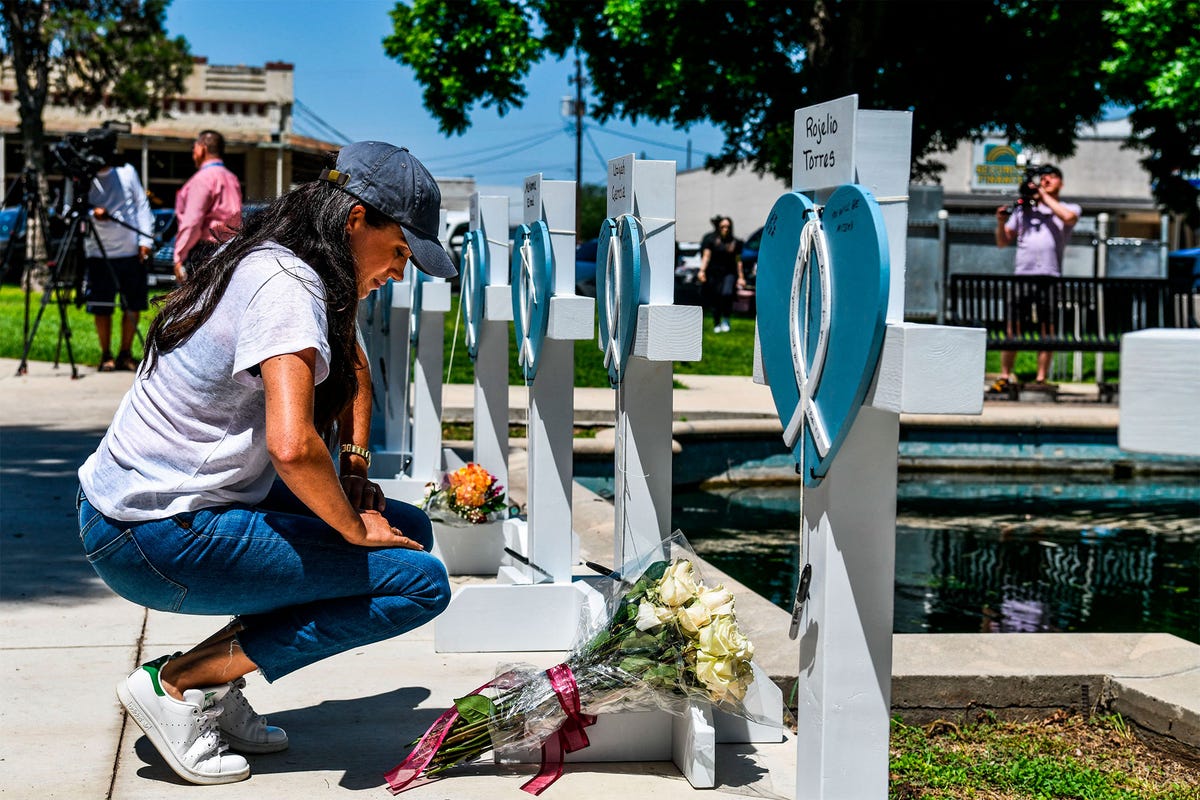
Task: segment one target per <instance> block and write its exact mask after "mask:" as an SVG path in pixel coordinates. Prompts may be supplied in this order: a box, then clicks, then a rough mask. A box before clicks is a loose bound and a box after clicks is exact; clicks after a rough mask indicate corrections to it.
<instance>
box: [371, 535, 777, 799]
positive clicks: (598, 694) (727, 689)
mask: <svg viewBox="0 0 1200 800" xmlns="http://www.w3.org/2000/svg"><path fill="white" fill-rule="evenodd" d="M695 563H696V560H695V556H694V554H693V553H692V552H691V550H690V548H688V547H687V544H686V542H685V541H684V540H683V538H682V535H680V534H679V533H678V532H676V534H675V536H674V537H672V539H671V540H670V541H668V542H666V543H665V544H664V548H663V549H662V550H660V551H658V552H657V553H655V554H653V555H652V556H650V557H648V558H642V559H639V560H637V561H636V562H634V563H632V564H630V565H628V566H627V568H626V570H625V572H626V574H636V576H637V577H636V578H634V579H633V580H632V581H629V580H623V579H621V578H620V577H619V576H612V577H611V578H610V579H608V580H606V581H604V583H605V584H606V586H604V587H602V588H603V589H604V590H605V591H606V594H607V595H608V596H609V597H610V598H611V602H610V605H609V613H608V614H607V618H606V619H605V620H604V622H603V624H602V625H601V626H599V627H597V626H596V625H595V624H594V623H593V622H591V621H589V620H586V619H585V620H583V621H581V629H580V631H581V636H580V637H579V639H578V642H579V643H578V644H577V645H576V646H575V647H574V648H573V649H572V651H571V653H570V655H569V656H568V657H567V659H566V660H565V661H564V662H563V663H562V664H558V665H556V666H554V667H551V668H550V669H548V670H541V669H537V668H534V667H530V666H524V665H519V666H514V667H512V668H510V669H507V670H505V671H503V672H502V673H501V674H500V675H499V676H498V677H497V678H496V679H494V680H493V681H491V682H489V683H488V684H486V685H485V686H483V687H481V688H480V689H478V690H476V691H475V692H473V693H471V694H469V695H467V696H465V697H461V698H458V699H456V700H455V701H454V704H455V707H454V708H453V709H451V710H450V711H448V712H447V713H446V714H444V715H443V717H442V718H441V719H439V720H438V722H437V723H435V724H434V726H433V727H432V728H431V729H430V730H429V732H428V733H426V734H425V736H424V737H422V739H421V740H420V741H419V742H417V743H416V746H415V747H414V749H413V751H412V753H410V755H409V757H408V759H406V761H405V762H404V763H403V764H401V765H400V766H399V767H397V768H396V769H395V770H393V771H392V772H391V773H389V774H388V776H387V779H388V783H389V786H390V787H391V790H392V792H393V794H395V793H398V792H400V791H403V790H404V789H406V788H411V787H412V786H414V785H418V784H420V783H424V782H425V781H427V780H429V779H431V778H433V777H435V776H437V775H439V774H440V773H442V772H444V771H445V770H447V769H449V768H451V767H453V766H455V765H457V764H461V763H465V762H467V761H471V760H474V759H476V758H478V757H479V756H482V755H484V754H485V753H487V752H488V751H493V752H494V754H495V756H496V759H497V760H498V761H507V760H516V759H519V758H520V756H521V754H524V753H528V751H530V750H535V749H537V748H538V747H542V748H543V756H544V757H545V754H546V753H547V747H548V746H549V747H550V748H551V749H552V750H553V749H554V748H558V751H561V752H573V751H574V750H577V749H580V748H581V747H586V746H587V735H586V733H585V732H584V729H585V728H586V727H588V726H589V725H591V724H592V723H593V722H594V721H595V719H594V715H596V714H600V713H611V712H615V711H633V710H637V711H645V710H652V709H661V710H664V711H668V712H671V713H675V714H682V713H684V711H685V710H686V708H687V707H688V705H689V704H690V703H692V702H706V703H711V704H713V705H714V706H715V707H717V708H720V709H722V710H724V711H727V712H730V713H733V714H738V715H741V716H745V717H751V716H752V715H751V714H750V713H749V712H748V711H747V710H746V708H745V707H744V706H743V704H742V699H743V698H744V697H745V694H746V690H747V688H748V687H749V686H750V684H751V682H752V681H753V680H754V673H753V671H752V670H751V667H750V662H751V659H752V658H753V656H754V647H753V645H752V644H751V643H750V641H749V640H748V639H747V638H746V637H745V636H744V635H743V634H742V633H741V631H740V630H739V629H738V626H737V619H736V616H735V612H734V598H733V596H732V595H731V594H730V593H729V592H728V591H727V590H726V589H725V588H724V587H723V586H721V585H716V586H708V585H706V584H705V583H704V582H703V581H702V580H701V578H700V576H699V574H698V573H697V570H696V567H695ZM510 757H511V758H510ZM544 772H545V765H543V773H544ZM539 778H542V774H539V776H538V778H535V779H534V780H533V781H530V784H533V783H535V781H537V780H538V779H539ZM552 782H553V777H552V778H550V779H549V780H548V781H543V784H544V785H540V786H539V787H538V788H537V789H536V791H535V790H534V789H532V788H527V787H528V786H529V785H528V784H527V787H523V788H527V790H528V791H531V792H533V793H537V792H538V791H541V790H542V789H544V788H545V786H548V785H549V783H552Z"/></svg>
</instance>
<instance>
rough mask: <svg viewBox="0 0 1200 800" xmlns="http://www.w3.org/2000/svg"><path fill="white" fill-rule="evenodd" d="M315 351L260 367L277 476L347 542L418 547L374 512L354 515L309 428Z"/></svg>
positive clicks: (277, 358) (269, 361) (329, 461)
mask: <svg viewBox="0 0 1200 800" xmlns="http://www.w3.org/2000/svg"><path fill="white" fill-rule="evenodd" d="M316 359H317V356H316V351H315V350H314V349H313V348H308V349H306V350H302V351H300V352H299V353H288V354H285V355H279V356H273V357H271V358H268V359H267V360H266V361H263V362H262V364H260V365H259V366H260V368H261V370H262V379H263V389H264V392H265V395H266V407H267V452H268V453H269V454H270V456H271V462H272V463H273V464H274V465H275V469H276V471H278V473H279V477H280V478H281V479H282V480H283V482H284V483H286V484H287V486H288V488H289V489H291V490H292V492H294V493H295V495H296V497H297V498H299V499H300V502H302V503H304V505H306V506H308V508H309V510H310V511H312V512H313V513H314V514H316V515H317V516H318V517H320V518H321V519H322V520H323V521H324V522H325V523H327V524H328V525H329V526H330V527H331V528H333V529H334V530H336V531H337V532H338V533H339V534H341V536H342V538H343V539H345V540H346V541H348V542H350V543H351V544H358V545H363V546H366V547H406V548H409V549H411V550H420V549H422V548H421V545H420V544H418V543H417V542H415V541H413V540H412V539H409V538H408V537H406V536H404V534H403V533H401V532H400V531H398V530H396V529H395V528H392V527H391V526H390V525H388V522H387V520H386V519H385V518H384V517H383V516H382V515H380V514H379V513H378V512H376V511H362V512H358V511H355V510H354V508H353V507H352V506H351V505H350V501H349V500H348V499H347V498H346V494H345V492H343V491H342V487H341V485H340V484H339V483H338V477H337V474H336V473H335V472H334V469H333V460H332V459H330V457H329V451H328V450H327V449H326V447H325V442H324V441H323V440H322V439H321V437H320V436H318V435H317V429H316V427H315V426H314V425H313V388H314V386H315V383H314V379H313V375H314V372H315V370H316Z"/></svg>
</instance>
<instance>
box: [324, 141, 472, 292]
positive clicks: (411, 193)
mask: <svg viewBox="0 0 1200 800" xmlns="http://www.w3.org/2000/svg"><path fill="white" fill-rule="evenodd" d="M321 179H322V180H327V181H330V182H331V183H334V184H337V185H338V186H340V187H341V188H342V189H344V190H345V191H347V192H349V193H350V194H352V195H354V196H355V197H357V198H358V199H359V200H363V201H365V202H367V203H370V204H371V205H372V206H374V207H375V208H377V209H379V210H380V211H382V212H383V213H384V214H386V215H387V216H389V217H391V218H392V219H394V220H395V221H396V222H397V223H399V224H400V227H401V228H402V229H403V230H404V238H405V239H407V240H408V246H409V249H411V250H412V260H413V263H414V264H416V265H417V269H419V270H421V271H422V272H424V273H426V274H428V275H433V276H434V277H435V278H453V277H454V276H455V275H457V274H458V270H456V269H455V268H454V262H452V261H451V260H450V255H449V254H448V253H447V252H446V249H445V248H444V247H442V243H441V242H440V241H439V240H438V229H439V228H440V227H441V215H440V213H439V210H440V207H441V205H442V191H441V190H440V189H439V188H438V185H437V181H435V180H434V179H433V176H432V175H430V174H429V170H427V169H425V165H424V164H422V163H421V162H420V161H418V160H417V158H416V156H414V155H413V154H412V153H410V152H408V149H407V148H404V147H395V146H394V145H390V144H387V143H386V142H355V143H354V144H348V145H346V146H345V147H343V148H342V150H341V152H340V153H338V157H337V166H336V168H334V169H327V170H323V171H322V172H321Z"/></svg>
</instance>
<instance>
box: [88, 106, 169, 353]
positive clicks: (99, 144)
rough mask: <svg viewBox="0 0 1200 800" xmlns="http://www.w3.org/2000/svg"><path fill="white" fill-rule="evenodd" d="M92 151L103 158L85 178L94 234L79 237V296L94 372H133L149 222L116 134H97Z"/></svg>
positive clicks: (134, 175)
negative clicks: (89, 329) (90, 325)
mask: <svg viewBox="0 0 1200 800" xmlns="http://www.w3.org/2000/svg"><path fill="white" fill-rule="evenodd" d="M92 147H93V152H94V153H95V154H96V155H98V156H100V157H102V158H103V159H104V164H105V166H104V167H102V168H101V169H100V170H99V171H98V172H96V174H95V176H94V177H93V178H92V179H91V183H90V185H89V189H88V198H87V200H88V204H89V205H90V206H91V207H92V209H91V213H90V216H91V218H92V222H93V223H94V224H93V229H94V231H95V234H96V235H95V236H88V237H85V238H84V243H83V246H84V256H85V259H84V266H85V269H86V279H85V291H84V297H85V299H86V301H87V310H88V313H90V314H91V315H92V317H93V319H94V320H95V323H96V336H97V337H98V338H99V340H100V365H99V368H100V371H101V372H112V371H113V370H128V371H133V370H135V369H137V365H138V362H137V360H136V359H135V358H134V357H133V351H132V347H133V337H134V334H135V332H136V331H137V324H138V318H139V317H140V315H141V312H143V311H145V310H146V309H148V308H149V307H150V305H149V302H148V296H147V291H146V266H145V263H146V259H148V258H149V257H150V248H151V246H152V245H153V244H154V239H153V237H152V236H151V231H153V230H154V218H153V216H152V215H151V213H150V202H149V200H147V199H146V191H145V190H144V189H143V188H142V182H141V180H140V179H139V178H138V174H137V170H135V169H134V168H133V165H132V164H128V163H126V162H125V159H124V158H122V157H121V156H120V155H119V154H118V153H117V132H116V131H115V130H108V129H106V130H104V131H103V132H100V131H97V132H96V133H95V136H94V139H93V142H92ZM118 292H119V293H120V295H121V347H120V350H119V351H118V352H117V356H116V358H113V354H112V318H113V309H114V307H115V305H116V303H115V302H114V301H115V300H116V295H117V293H118Z"/></svg>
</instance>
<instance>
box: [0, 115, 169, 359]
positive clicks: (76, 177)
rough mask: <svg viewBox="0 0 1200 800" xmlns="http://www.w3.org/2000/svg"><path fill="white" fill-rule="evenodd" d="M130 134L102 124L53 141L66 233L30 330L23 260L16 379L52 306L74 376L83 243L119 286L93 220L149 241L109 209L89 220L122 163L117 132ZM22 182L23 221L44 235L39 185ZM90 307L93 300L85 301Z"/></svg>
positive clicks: (45, 213) (33, 178) (28, 177)
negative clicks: (73, 318) (97, 191)
mask: <svg viewBox="0 0 1200 800" xmlns="http://www.w3.org/2000/svg"><path fill="white" fill-rule="evenodd" d="M129 130H130V126H129V125H128V124H125V123H114V122H106V123H104V125H103V126H102V127H99V128H91V129H89V130H88V131H85V132H83V133H68V134H67V135H66V136H64V137H63V138H62V140H61V141H58V142H55V143H54V144H52V145H50V147H49V150H50V153H51V155H52V156H53V158H54V160H55V161H56V162H57V164H58V166H59V167H61V169H62V173H63V175H64V177H65V178H66V179H67V181H68V186H67V193H66V196H67V198H69V199H68V205H67V207H65V208H63V209H61V212H62V213H61V214H59V215H56V217H55V218H56V220H61V221H62V222H63V223H64V228H65V234H64V236H63V238H62V240H61V241H60V242H59V244H58V246H57V248H56V251H55V254H54V256H53V259H52V260H50V261H48V262H47V263H46V267H47V268H48V269H49V279H48V280H47V281H46V282H45V284H44V287H43V292H42V304H41V307H40V308H39V310H38V312H37V316H36V318H35V319H34V320H33V324H32V326H31V325H30V319H29V318H30V294H31V293H32V290H33V285H32V281H31V280H30V279H29V276H28V271H29V270H30V269H32V268H33V266H34V263H33V261H32V260H27V262H26V278H25V280H24V283H25V326H24V327H25V347H24V351H23V352H22V355H21V363H20V365H19V366H18V367H17V374H18V375H23V374H25V373H26V372H27V369H28V368H27V360H28V357H29V351H30V349H31V347H32V345H33V340H34V337H35V336H36V334H37V329H38V325H39V324H40V323H41V320H42V316H43V314H44V313H45V311H46V308H47V306H49V305H51V304H53V305H55V306H57V308H58V316H59V331H58V336H59V340H58V341H59V348H61V346H62V345H64V344H65V346H66V350H67V358H68V360H69V361H70V363H71V377H73V378H76V377H78V370H77V369H76V366H75V357H74V354H73V352H72V349H71V328H70V323H69V321H68V319H67V312H66V308H67V306H69V305H70V304H71V295H72V293H74V295H75V302H76V304H78V305H82V303H83V297H82V294H81V286H82V283H83V278H84V276H83V272H84V269H83V262H84V252H83V251H84V241H85V240H87V241H88V242H89V243H94V249H95V250H97V251H98V257H99V259H100V260H102V261H103V262H104V268H105V269H106V270H107V271H108V277H109V280H110V281H111V283H112V285H113V286H120V281H119V280H118V278H117V275H116V273H115V272H114V269H113V265H112V263H111V261H110V259H109V253H108V252H106V250H105V244H104V242H103V241H102V239H101V236H100V235H99V233H98V232H97V230H96V221H99V220H102V219H103V220H104V222H105V224H110V223H111V224H115V225H117V226H120V227H121V228H126V229H128V230H129V231H132V232H133V233H135V234H138V235H140V236H143V237H146V238H149V239H153V233H151V232H148V231H142V230H140V229H139V228H138V227H136V226H134V225H132V224H130V223H129V222H128V221H126V220H125V219H121V218H119V216H114V214H113V212H112V211H111V210H109V209H101V208H100V207H98V206H97V207H96V209H95V212H96V213H95V221H93V216H92V209H93V206H92V202H91V199H90V198H89V195H90V194H91V190H92V188H93V186H94V185H95V182H96V180H97V178H98V177H99V176H100V173H101V171H103V170H105V169H106V168H109V167H120V166H121V163H122V161H121V159H120V158H119V156H118V153H117V133H118V131H126V132H128V131H129ZM22 181H23V183H24V186H25V191H24V198H23V201H22V213H23V214H24V215H25V217H26V219H27V220H30V221H33V220H36V221H37V223H38V224H40V226H41V230H42V231H43V232H45V231H48V230H49V227H50V216H51V213H52V212H51V211H50V209H49V208H48V207H47V205H46V203H45V202H43V200H42V198H41V196H40V190H39V188H38V187H39V184H40V182H41V181H40V180H39V179H38V176H37V174H36V172H35V171H34V170H31V169H26V171H25V174H24V175H23V176H22ZM139 191H140V187H139ZM143 202H144V200H143ZM102 211H103V212H104V214H103V216H101V212H102ZM143 224H144V225H145V226H146V227H152V226H150V225H149V223H143ZM10 244H11V242H10ZM92 246H93V245H92V244H89V247H92ZM88 257H91V258H95V257H96V256H95V255H93V254H92V253H89V254H88ZM6 259H7V254H6ZM120 296H121V308H122V311H123V313H124V310H125V308H126V306H125V305H124V304H125V296H124V293H123V292H121V295H120ZM88 302H94V301H93V300H89V301H88ZM137 334H138V335H139V336H140V335H141V331H140V330H139V331H137ZM57 365H58V348H56V351H55V366H57Z"/></svg>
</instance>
